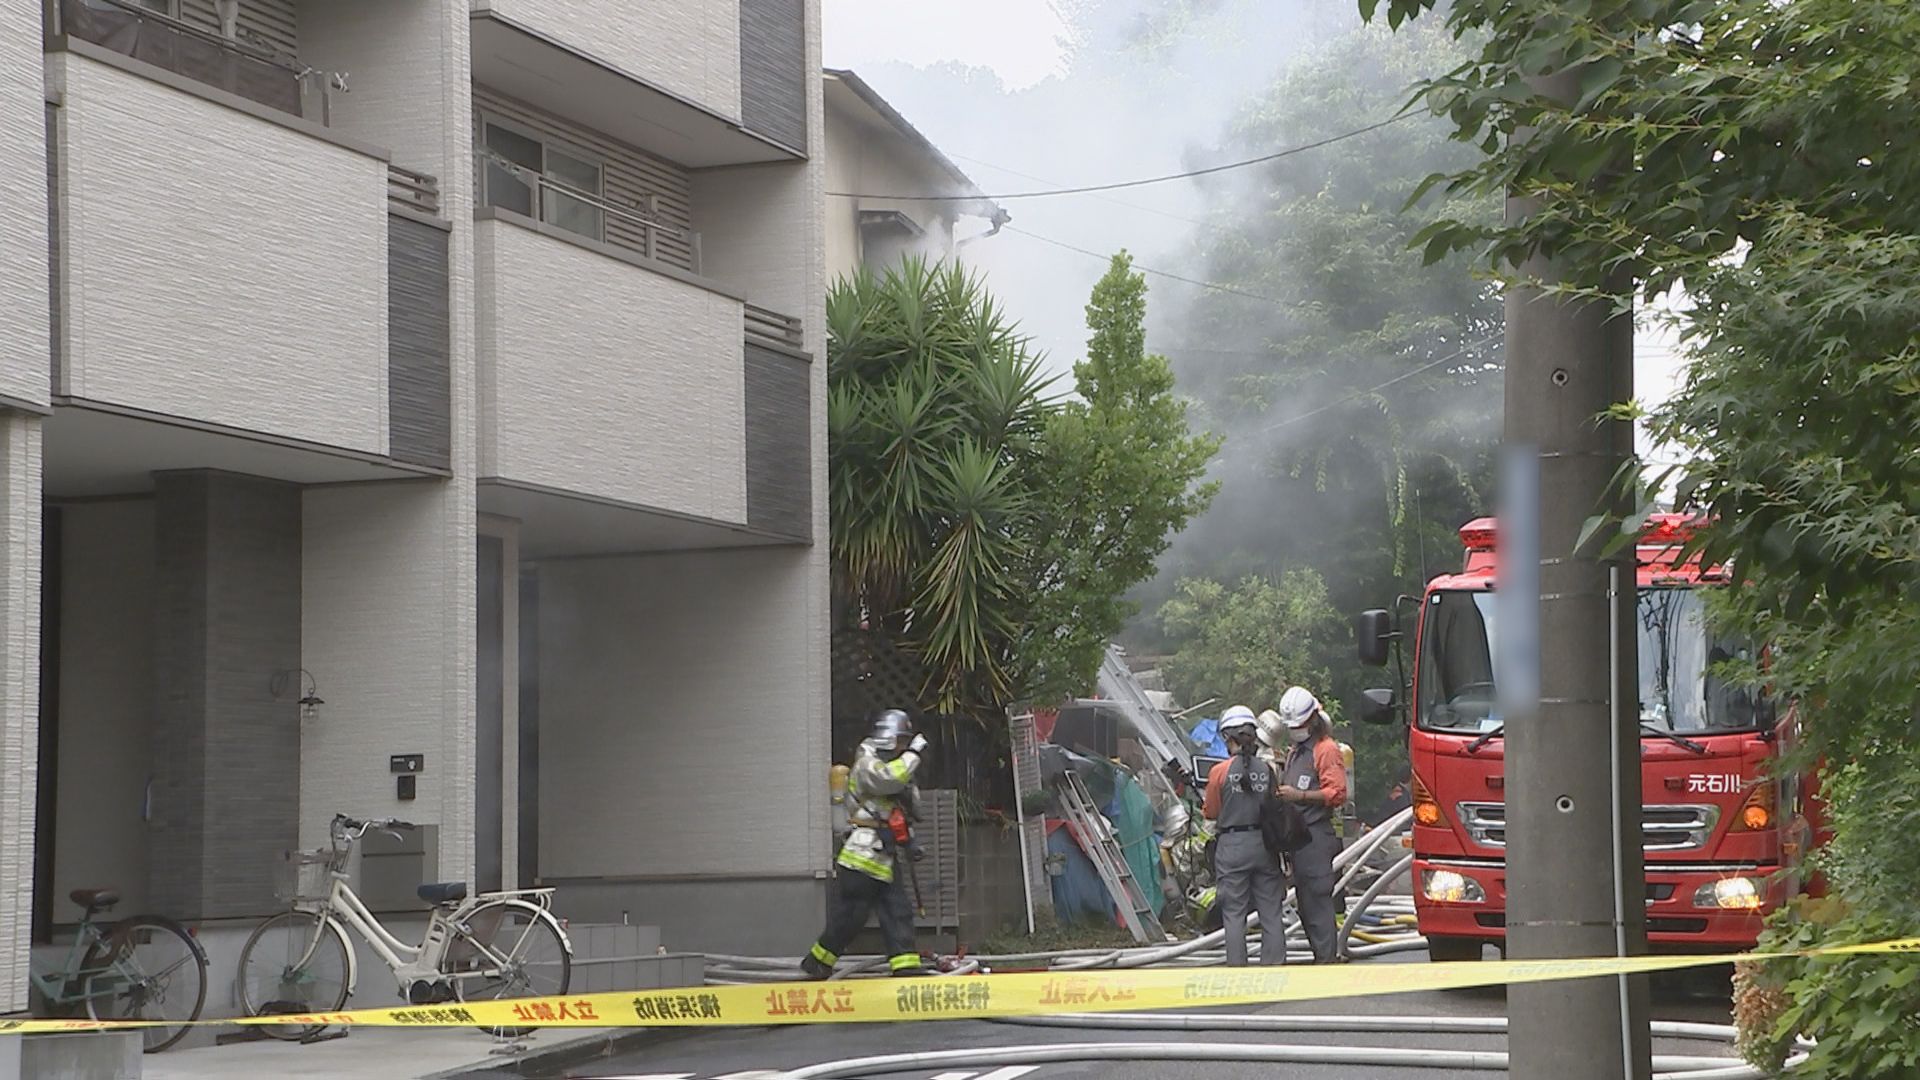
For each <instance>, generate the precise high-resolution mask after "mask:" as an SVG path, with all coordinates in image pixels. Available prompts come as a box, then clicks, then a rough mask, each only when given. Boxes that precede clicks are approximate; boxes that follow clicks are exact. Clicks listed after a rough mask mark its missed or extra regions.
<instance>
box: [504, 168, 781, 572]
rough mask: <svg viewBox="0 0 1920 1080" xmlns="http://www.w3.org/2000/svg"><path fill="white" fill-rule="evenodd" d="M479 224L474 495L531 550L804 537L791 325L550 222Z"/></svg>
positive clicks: (707, 284)
mask: <svg viewBox="0 0 1920 1080" xmlns="http://www.w3.org/2000/svg"><path fill="white" fill-rule="evenodd" d="M598 208H599V209H600V210H601V211H602V212H604V213H609V214H613V213H619V212H620V211H619V210H618V209H617V208H615V207H612V206H610V205H605V204H601V205H600V206H599V207H598ZM477 218H478V220H477V221H476V223H475V229H474V250H475V301H476V303H475V306H476V314H477V323H478V347H479V348H478V352H479V384H480V447H479V452H480V475H481V481H482V488H481V496H480V503H481V509H482V510H484V511H487V512H491V513H499V514H504V515H508V516H512V517H516V518H519V519H520V520H521V522H522V532H521V545H522V552H523V554H524V555H525V556H526V557H528V558H545V557H553V556H558V555H580V554H605V553H612V552H626V551H663V550H683V549H692V548H704V547H716V546H738V545H743V544H760V543H781V542H789V543H790V542H793V541H795V540H803V541H804V540H806V539H809V538H810V536H811V521H812V499H811V487H810V483H811V469H812V461H811V456H810V454H809V453H808V448H809V445H810V441H809V440H810V432H811V426H810V424H811V419H810V412H809V402H810V394H811V374H812V373H811V362H810V360H808V359H807V357H806V355H805V354H804V353H802V352H800V351H799V348H798V346H799V344H800V340H801V339H800V335H799V323H798V322H797V320H793V319H791V318H788V317H786V316H783V315H780V314H778V313H776V312H771V311H766V310H764V309H760V308H755V307H752V306H750V305H747V304H745V303H744V302H743V301H742V299H741V297H740V295H739V293H737V292H735V291H733V290H732V289H729V288H728V287H726V286H725V285H722V284H721V283H719V282H716V281H713V280H711V279H708V278H705V277H702V276H701V275H699V274H697V273H694V272H691V271H688V270H685V269H682V268H680V267H677V266H674V265H672V264H670V263H667V262H665V261H662V260H658V259H649V258H647V257H645V256H644V255H643V254H640V253H637V252H635V251H631V250H627V249H623V248H618V247H614V246H612V245H610V244H606V243H602V242H599V241H595V240H590V239H587V238H585V237H583V236H580V235H579V234H578V233H576V232H573V231H570V230H569V229H567V228H565V227H562V226H561V225H557V224H551V223H548V222H545V221H541V220H538V219H536V218H533V217H530V216H527V215H524V214H520V213H516V212H514V211H512V210H509V209H504V208H501V207H489V208H486V209H483V210H481V211H480V212H479V213H478V215H477ZM636 227H637V226H636Z"/></svg>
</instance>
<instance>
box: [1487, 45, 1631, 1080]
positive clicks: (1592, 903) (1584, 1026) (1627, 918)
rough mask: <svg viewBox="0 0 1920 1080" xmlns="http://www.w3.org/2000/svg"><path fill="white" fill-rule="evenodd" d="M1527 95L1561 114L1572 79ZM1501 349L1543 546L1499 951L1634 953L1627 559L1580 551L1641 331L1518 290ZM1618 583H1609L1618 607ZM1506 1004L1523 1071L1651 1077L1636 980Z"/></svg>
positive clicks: (1559, 77) (1568, 988)
mask: <svg viewBox="0 0 1920 1080" xmlns="http://www.w3.org/2000/svg"><path fill="white" fill-rule="evenodd" d="M1533 87H1534V90H1535V91H1536V92H1538V93H1541V94H1544V95H1546V96H1549V97H1552V98H1554V99H1556V100H1561V101H1568V102H1571V101H1573V100H1575V99H1576V98H1577V97H1578V88H1579V87H1578V74H1577V72H1571V71H1570V72H1562V73H1559V74H1556V75H1553V76H1548V77H1545V78H1542V79H1539V80H1536V81H1534V83H1533ZM1526 137H1527V136H1526V133H1525V132H1520V133H1516V134H1515V136H1514V138H1515V139H1516V140H1518V139H1524V138H1526ZM1532 210H1533V205H1532V203H1531V201H1530V200H1527V199H1521V198H1509V199H1508V201H1507V218H1508V220H1509V222H1513V221H1518V220H1521V219H1523V218H1525V217H1526V216H1527V215H1528V214H1530V213H1531V212H1532ZM1517 269H1518V270H1519V271H1520V272H1521V275H1522V276H1523V278H1524V279H1526V280H1527V281H1537V282H1544V283H1552V282H1555V281H1560V280H1563V279H1565V278H1566V277H1569V276H1571V275H1570V274H1569V267H1568V266H1567V265H1566V264H1565V263H1563V262H1562V261H1560V260H1557V259H1555V258H1553V257H1551V256H1544V257H1543V256H1536V257H1534V258H1533V259H1530V260H1528V261H1527V262H1526V263H1525V264H1523V265H1521V266H1519V267H1517ZM1506 346H1507V347H1506V422H1505V438H1506V442H1507V444H1508V447H1509V449H1510V451H1511V450H1514V449H1519V450H1520V451H1521V452H1523V453H1524V452H1528V451H1537V452H1538V454H1539V458H1538V475H1537V484H1538V489H1537V496H1538V497H1537V500H1535V501H1533V504H1534V505H1535V506H1537V508H1538V515H1537V522H1538V525H1537V527H1538V533H1537V536H1535V537H1529V538H1526V539H1530V540H1536V541H1537V544H1538V547H1537V548H1536V549H1535V550H1536V551H1537V552H1538V557H1539V574H1538V592H1539V606H1538V612H1539V624H1538V625H1539V641H1538V657H1539V672H1538V679H1539V695H1538V702H1537V704H1535V703H1533V702H1525V703H1519V704H1518V706H1517V707H1518V713H1517V714H1510V715H1508V716H1507V717H1506V757H1507V764H1506V786H1505V791H1506V800H1507V927H1506V931H1507V948H1508V955H1509V956H1510V957H1512V958H1515V959H1538V958H1545V957H1572V956H1611V955H1614V954H1615V952H1616V950H1623V951H1625V952H1627V953H1629V954H1631V953H1638V952H1644V951H1645V949H1646V905H1645V894H1644V888H1645V886H1644V881H1645V876H1644V866H1643V858H1642V851H1641V846H1640V805H1641V797H1640V738H1639V719H1640V708H1639V703H1638V702H1639V692H1638V677H1637V671H1636V669H1637V664H1636V651H1637V650H1636V644H1635V643H1636V630H1635V605H1634V553H1633V550H1632V548H1631V546H1629V547H1628V549H1627V550H1626V551H1625V552H1624V553H1623V554H1621V555H1619V556H1616V557H1615V558H1614V559H1611V560H1607V561H1602V560H1600V559H1598V558H1596V557H1595V553H1594V551H1592V550H1588V551H1580V552H1576V551H1575V544H1576V541H1577V540H1578V538H1579V535H1580V529H1581V526H1582V523H1583V522H1585V520H1586V519H1587V518H1588V517H1589V516H1591V515H1593V514H1594V513H1596V512H1598V511H1599V510H1600V509H1601V507H1602V505H1603V500H1604V498H1605V493H1606V491H1607V490H1608V487H1609V485H1610V484H1611V483H1612V482H1613V480H1614V478H1615V476H1616V474H1617V473H1618V471H1619V469H1620V467H1621V466H1622V465H1623V464H1624V463H1625V462H1626V461H1627V459H1628V457H1629V456H1630V455H1631V454H1632V452H1633V425H1632V423H1631V422H1628V421H1617V420H1601V419H1599V417H1601V416H1602V414H1604V413H1605V412H1606V411H1607V410H1608V409H1609V408H1610V407H1611V406H1613V405H1615V404H1617V403H1621V402H1626V401H1628V400H1630V399H1631V398H1632V396H1633V320H1632V317H1631V316H1630V315H1627V314H1616V313H1615V312H1614V310H1613V309H1612V307H1611V306H1610V305H1609V304H1608V303H1606V302H1605V301H1592V300H1582V301H1577V302H1574V301H1565V300H1560V299H1556V298H1552V297H1548V296H1545V295H1543V294H1542V292H1541V290H1540V289H1538V288H1534V287H1520V286H1516V287H1514V288H1512V289H1510V290H1509V291H1508V293H1507V300H1506ZM1512 471H1513V470H1510V472H1512ZM1521 501H1522V503H1523V504H1524V503H1525V502H1526V501H1529V500H1525V499H1523V500H1521ZM1607 509H1609V510H1611V509H1616V507H1613V506H1608V507H1607ZM1500 527H1501V530H1502V532H1503V533H1504V532H1507V531H1508V530H1509V528H1510V527H1514V528H1525V527H1526V525H1525V523H1523V522H1511V523H1510V522H1507V521H1502V522H1501V524H1500ZM1516 539H1520V538H1518V537H1516ZM1518 546H1519V547H1520V550H1522V551H1525V550H1526V548H1527V546H1528V545H1527V544H1526V543H1525V542H1524V541H1523V542H1522V543H1520V544H1519V545H1518ZM1591 546H1592V547H1594V548H1597V547H1598V546H1599V545H1598V544H1597V543H1596V544H1594V545H1591ZM1501 547H1502V548H1508V547H1509V545H1508V542H1507V541H1506V540H1505V539H1503V540H1502V541H1501ZM1610 566H1617V567H1618V568H1619V569H1618V572H1617V573H1613V574H1610V572H1609V570H1610ZM1502 576H1503V579H1504V578H1505V576H1506V572H1505V571H1503V572H1502ZM1523 580H1524V575H1523ZM1610 581H1617V583H1618V588H1617V589H1613V590H1611V591H1612V592H1613V595H1611V596H1610V595H1609V592H1610ZM1513 599H1514V601H1516V602H1524V601H1525V599H1526V598H1524V597H1514V598H1513ZM1616 705H1617V708H1618V711H1617V713H1616V712H1615V711H1614V710H1615V708H1616ZM1529 706H1531V708H1529ZM1615 755H1618V756H1615ZM1610 762H1617V763H1618V767H1617V769H1610V768H1609V767H1608V766H1609V763H1610ZM1615 773H1617V784H1618V792H1617V797H1616V791H1615V783H1616V779H1615V775H1614V774H1615ZM1616 808H1617V813H1618V818H1617V820H1616V816H1615V815H1616ZM1507 1005H1508V1010H1509V1017H1510V1026H1509V1029H1508V1030H1509V1038H1508V1043H1509V1050H1510V1053H1511V1059H1510V1063H1509V1071H1510V1072H1511V1073H1512V1074H1513V1075H1515V1076H1525V1077H1551V1078H1552V1080H1616V1078H1620V1077H1626V1078H1627V1080H1647V1077H1648V1076H1649V1075H1650V1073H1651V1072H1652V1064H1651V1054H1652V1050H1651V1046H1650V1044H1649V1038H1648V1031H1647V991H1646V982H1645V979H1644V978H1635V979H1629V980H1622V981H1616V980H1613V979H1580V980H1576V981H1569V982H1552V983H1540V984H1535V985H1532V986H1515V987H1512V988H1510V989H1509V991H1508V993H1507Z"/></svg>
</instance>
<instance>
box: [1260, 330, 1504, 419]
mask: <svg viewBox="0 0 1920 1080" xmlns="http://www.w3.org/2000/svg"><path fill="white" fill-rule="evenodd" d="M1501 336H1502V335H1499V334H1494V335H1491V336H1489V337H1484V338H1481V339H1480V340H1479V341H1470V342H1468V343H1467V344H1465V345H1462V346H1460V347H1459V348H1458V349H1455V350H1454V351H1452V352H1450V353H1448V354H1447V355H1445V356H1442V357H1440V358H1439V359H1438V360H1429V361H1427V362H1426V363H1424V364H1421V365H1420V366H1419V367H1417V368H1414V369H1413V370H1412V371H1403V372H1401V373H1400V374H1398V375H1395V376H1394V377H1393V378H1391V379H1388V380H1387V381H1386V382H1383V383H1381V384H1380V385H1378V386H1370V387H1368V388H1367V389H1365V390H1355V391H1354V392H1353V393H1351V394H1348V395H1347V396H1346V397H1343V398H1340V399H1339V400H1337V401H1329V402H1327V403H1326V404H1325V405H1322V406H1320V407H1319V408H1317V409H1309V410H1307V411H1306V412H1303V413H1301V414H1300V415H1299V416H1290V417H1288V418H1286V419H1285V420H1281V421H1279V422H1277V423H1272V424H1268V425H1267V426H1266V427H1263V428H1261V429H1260V430H1261V431H1263V432H1265V431H1274V430H1277V429H1279V428H1283V427H1286V426H1287V425H1289V424H1297V423H1299V422H1300V421H1302V420H1306V419H1308V418H1310V417H1314V416H1318V415H1320V414H1321V413H1323V412H1326V411H1327V410H1328V409H1335V408H1338V407H1340V406H1342V405H1345V404H1346V403H1347V402H1349V401H1353V400H1355V399H1356V398H1363V397H1366V396H1367V395H1369V394H1377V393H1379V392H1380V391H1382V390H1385V389H1386V388H1387V387H1389V386H1392V385H1393V384H1394V383H1397V382H1404V381H1406V380H1408V379H1411V378H1413V377H1414V376H1415V375H1418V374H1420V373H1421V372H1423V371H1429V370H1432V369H1433V368H1437V367H1439V366H1440V365H1441V364H1444V363H1446V362H1447V361H1449V360H1458V359H1459V358H1461V357H1463V356H1465V355H1467V354H1468V353H1470V352H1472V351H1473V350H1475V349H1478V348H1480V347H1481V346H1483V345H1491V344H1493V343H1494V342H1496V341H1499V340H1500V338H1501Z"/></svg>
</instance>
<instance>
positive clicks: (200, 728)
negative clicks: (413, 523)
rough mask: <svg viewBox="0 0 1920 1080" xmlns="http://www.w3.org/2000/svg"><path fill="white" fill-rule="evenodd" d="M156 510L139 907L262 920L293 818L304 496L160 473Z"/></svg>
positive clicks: (269, 484) (272, 484) (212, 476)
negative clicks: (148, 769) (143, 903)
mask: <svg viewBox="0 0 1920 1080" xmlns="http://www.w3.org/2000/svg"><path fill="white" fill-rule="evenodd" d="M153 507H154V524H153V536H154V541H155V543H154V581H155V588H154V597H153V616H154V619H153V634H154V666H153V691H154V692H153V698H152V701H153V705H152V710H153V717H154V722H153V725H152V729H151V735H152V740H153V741H152V755H153V758H152V760H153V784H152V789H151V791H152V795H151V803H150V813H149V816H148V834H147V835H148V841H149V846H148V849H147V850H148V861H147V890H148V902H149V904H150V907H151V910H153V911H154V912H156V913H158V914H161V915H167V916H170V917H173V918H179V919H198V918H222V917H235V918H237V917H246V916H254V917H258V916H262V915H266V914H269V913H271V912H272V911H273V910H275V908H277V907H278V906H279V905H278V902H277V901H276V899H275V885H276V880H275V868H276V866H277V864H278V859H279V855H280V853H281V852H283V851H285V850H286V849H287V848H288V847H289V846H291V845H292V843H293V841H294V836H295V833H296V829H297V824H298V810H299V808H298V806H297V805H296V804H295V803H294V801H293V800H292V799H290V798H289V797H288V796H289V793H290V792H292V791H294V790H295V789H296V787H297V785H298V783H299V778H300V755H301V743H302V725H303V723H304V721H303V719H302V717H301V710H300V707H299V706H298V705H296V704H295V701H296V700H297V699H298V698H299V697H300V692H299V689H298V687H299V681H298V678H297V672H298V671H299V669H300V668H301V667H302V658H301V654H300V619H301V616H300V607H301V604H300V575H301V548H302V546H303V545H302V535H301V533H302V529H301V494H300V489H299V488H298V487H295V486H294V485H292V484H286V483H282V482H280V481H277V480H263V479H260V478H258V477H251V476H240V475H236V474H233V473H218V472H209V471H204V470H202V471H191V472H179V473H160V474H156V476H155V477H154V501H153Z"/></svg>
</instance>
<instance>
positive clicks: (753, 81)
mask: <svg viewBox="0 0 1920 1080" xmlns="http://www.w3.org/2000/svg"><path fill="white" fill-rule="evenodd" d="M472 40H473V78H474V81H475V82H476V83H479V84H482V85H485V86H489V87H492V88H494V89H496V90H498V91H501V92H502V93H505V94H507V95H510V96H512V97H514V98H516V99H519V100H521V101H525V102H527V103H528V104H531V105H534V106H536V107H538V108H540V109H544V110H546V111H547V112H550V113H553V114H555V115H559V116H565V117H568V118H570V119H573V120H576V121H578V122H580V123H582V124H585V125H587V126H589V127H592V128H595V129H597V130H599V131H603V132H605V133H607V134H609V135H612V136H614V137H615V138H617V139H620V140H621V141H623V142H626V143H628V144H630V145H633V146H637V147H640V148H641V149H644V150H647V151H649V152H651V153H655V154H658V155H660V156H662V157H665V158H667V159H669V160H672V161H675V162H678V163H680V164H682V165H685V166H688V167H691V168H707V167H714V166H724V165H744V164H751V163H756V162H771V161H793V160H796V159H799V158H804V157H805V156H806V155H807V143H808V130H807V100H808V96H807V95H808V93H809V92H810V79H809V71H808V69H807V67H806V52H807V26H806V20H805V5H804V4H803V3H802V2H801V0H681V2H679V3H671V4H633V3H627V2H624V0H564V2H558V3H556V2H552V0H473V37H472Z"/></svg>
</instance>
